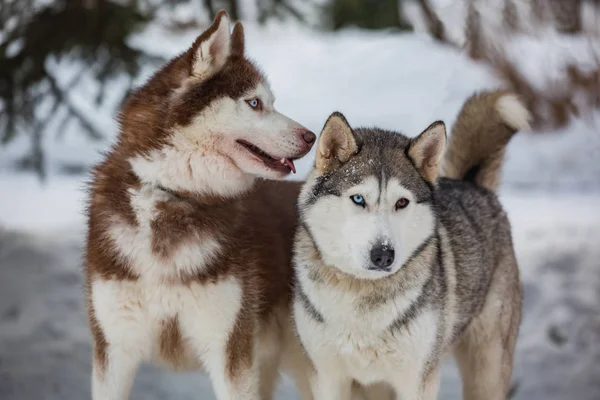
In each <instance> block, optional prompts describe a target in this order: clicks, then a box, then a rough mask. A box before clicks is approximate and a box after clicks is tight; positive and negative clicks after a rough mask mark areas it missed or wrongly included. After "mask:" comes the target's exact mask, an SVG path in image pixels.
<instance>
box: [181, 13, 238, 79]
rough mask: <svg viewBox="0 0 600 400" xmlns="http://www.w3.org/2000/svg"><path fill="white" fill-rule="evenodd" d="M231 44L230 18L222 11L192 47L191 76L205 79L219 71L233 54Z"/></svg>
mask: <svg viewBox="0 0 600 400" xmlns="http://www.w3.org/2000/svg"><path fill="white" fill-rule="evenodd" d="M230 42H231V35H230V33H229V16H228V15H227V13H226V12H225V11H223V10H221V11H219V13H218V14H217V16H216V17H215V20H214V21H213V23H212V25H211V26H210V28H208V29H207V30H206V31H204V33H202V35H200V36H199V37H198V38H197V39H196V41H195V42H194V44H193V45H192V63H191V68H190V75H194V76H197V77H199V78H202V79H205V78H207V77H209V76H211V75H212V74H214V73H215V72H216V71H218V70H219V69H220V68H221V67H222V66H223V65H224V64H225V61H227V57H229V54H230V53H231V46H230Z"/></svg>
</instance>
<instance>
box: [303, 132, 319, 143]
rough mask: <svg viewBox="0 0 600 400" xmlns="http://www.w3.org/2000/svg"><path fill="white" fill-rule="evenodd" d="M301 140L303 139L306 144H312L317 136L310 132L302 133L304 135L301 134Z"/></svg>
mask: <svg viewBox="0 0 600 400" xmlns="http://www.w3.org/2000/svg"><path fill="white" fill-rule="evenodd" d="M302 139H304V141H305V142H306V143H307V144H313V143H314V142H315V140H316V139H317V135H315V134H314V133H312V132H311V131H304V133H302Z"/></svg>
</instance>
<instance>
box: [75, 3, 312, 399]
mask: <svg viewBox="0 0 600 400" xmlns="http://www.w3.org/2000/svg"><path fill="white" fill-rule="evenodd" d="M274 100H275V99H274V97H273V94H272V93H271V90H270V89H269V85H268V83H267V82H266V80H265V77H264V76H263V74H262V73H261V72H260V71H259V70H258V69H257V67H256V66H255V65H254V64H252V63H251V62H250V61H249V60H248V59H247V58H246V57H245V56H244V33H243V28H242V25H241V24H240V23H237V24H236V25H235V26H234V28H233V32H231V33H230V28H229V19H228V17H227V14H225V13H224V12H220V13H219V14H218V15H217V17H216V18H215V21H214V23H213V24H212V26H211V27H210V28H209V29H208V30H207V31H206V32H204V33H203V34H202V35H200V36H199V37H198V39H197V40H196V41H195V42H194V44H193V45H192V46H191V47H190V48H189V49H188V50H187V51H186V52H184V53H183V54H181V55H179V56H177V57H175V58H174V59H172V60H171V61H170V62H169V63H168V64H167V65H165V66H164V67H163V68H162V69H161V70H160V71H158V72H157V73H156V74H155V75H154V76H153V77H152V78H151V79H150V80H149V81H148V82H147V83H146V84H145V85H144V86H142V87H141V88H139V89H138V90H137V91H136V92H135V93H133V94H132V95H131V96H130V98H129V99H128V101H127V103H126V104H125V106H124V108H123V110H122V113H121V115H120V123H121V124H120V127H121V128H120V134H119V138H118V141H117V143H116V144H115V145H114V146H113V147H112V149H111V150H110V151H109V152H108V153H107V154H106V156H105V158H104V160H103V161H102V162H101V163H100V164H99V165H98V166H97V167H96V168H95V170H94V174H93V181H92V183H91V188H90V198H89V208H88V236H87V249H86V256H85V273H86V275H87V291H86V295H87V300H88V307H89V320H90V327H91V331H92V335H93V342H94V363H93V365H94V368H93V379H92V381H93V383H92V392H93V398H94V400H124V399H126V398H128V397H129V392H130V390H131V386H132V383H133V380H134V377H135V374H136V370H137V367H138V365H139V364H140V363H142V362H146V361H155V362H159V363H161V364H167V365H170V366H172V367H174V368H176V369H188V368H201V369H203V370H205V371H206V372H207V373H208V374H209V376H210V379H211V380H212V384H213V388H214V391H215V394H216V397H217V398H218V399H219V400H225V399H227V400H229V399H240V400H241V399H244V400H252V399H268V398H271V396H272V392H273V389H274V386H275V382H276V378H277V376H278V369H279V366H280V364H281V362H285V361H286V360H282V354H285V357H284V358H286V357H288V356H289V358H290V359H294V355H295V354H296V355H300V356H301V352H299V351H298V350H297V348H296V349H291V348H290V346H292V347H293V346H294V345H295V342H294V341H295V336H294V334H293V333H292V327H291V325H290V324H289V322H288V318H289V307H290V304H289V303H290V298H291V294H290V292H291V289H290V287H291V276H292V272H291V266H290V263H291V261H290V260H291V248H292V238H293V230H294V227H295V223H296V211H295V205H296V198H297V196H298V191H299V186H298V184H297V183H292V182H282V181H274V180H271V181H268V180H262V179H261V178H267V179H281V178H283V177H285V176H286V175H288V174H289V173H290V172H291V171H294V160H295V159H297V158H299V157H302V156H304V155H305V154H306V153H307V152H308V151H309V150H310V148H311V147H312V145H313V143H314V141H315V135H314V134H313V133H312V132H310V131H308V130H307V129H306V128H304V127H303V126H301V125H300V124H298V123H296V122H294V121H292V120H291V119H290V118H288V117H286V116H284V115H282V114H280V113H279V112H277V111H276V110H275V108H274V106H273V102H274ZM294 172H295V171H294ZM284 348H287V350H286V351H285V352H284V351H283V349H284ZM302 371H303V370H302V368H300V369H299V373H300V375H299V377H300V378H299V379H301V378H302V377H301V375H302ZM298 382H299V386H301V387H300V389H301V390H304V391H305V390H306V384H303V383H302V381H298ZM305 393H307V392H305ZM306 396H310V395H309V394H307V395H306Z"/></svg>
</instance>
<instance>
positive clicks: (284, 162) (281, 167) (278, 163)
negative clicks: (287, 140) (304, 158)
mask: <svg viewBox="0 0 600 400" xmlns="http://www.w3.org/2000/svg"><path fill="white" fill-rule="evenodd" d="M237 142H238V143H239V144H240V145H242V146H243V147H244V148H245V149H246V150H248V151H249V152H250V153H252V155H254V156H255V157H257V158H258V159H260V160H261V161H262V162H263V163H264V164H265V165H266V166H267V167H269V168H271V169H274V170H277V171H281V172H285V173H289V172H290V171H291V172H293V173H294V174H295V173H296V166H295V165H294V161H293V160H292V159H290V158H275V157H273V156H271V155H269V154H268V153H266V152H264V151H263V150H261V149H259V148H258V147H256V146H255V145H253V144H252V143H250V142H247V141H245V140H237Z"/></svg>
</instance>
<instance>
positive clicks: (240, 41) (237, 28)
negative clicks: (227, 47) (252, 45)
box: [231, 21, 245, 57]
mask: <svg viewBox="0 0 600 400" xmlns="http://www.w3.org/2000/svg"><path fill="white" fill-rule="evenodd" d="M244 47H245V46H244V26H243V25H242V23H241V22H239V21H238V22H236V23H235V25H234V26H233V32H232V33H231V55H232V56H240V57H241V56H243V55H244Z"/></svg>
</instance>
